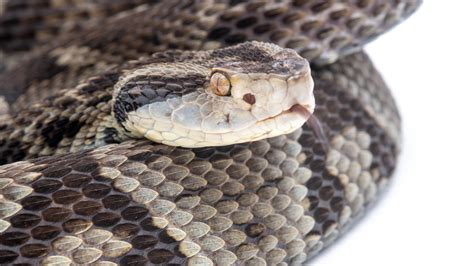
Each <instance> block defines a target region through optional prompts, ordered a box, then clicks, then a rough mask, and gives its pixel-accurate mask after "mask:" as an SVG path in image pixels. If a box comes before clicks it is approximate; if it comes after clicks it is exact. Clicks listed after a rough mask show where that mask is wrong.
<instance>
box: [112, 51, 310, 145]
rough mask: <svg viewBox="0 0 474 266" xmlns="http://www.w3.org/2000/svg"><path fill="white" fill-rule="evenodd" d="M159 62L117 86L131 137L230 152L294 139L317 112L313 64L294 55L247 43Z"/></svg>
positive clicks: (121, 116) (128, 74) (117, 103)
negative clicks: (244, 144) (225, 148)
mask: <svg viewBox="0 0 474 266" xmlns="http://www.w3.org/2000/svg"><path fill="white" fill-rule="evenodd" d="M155 57H156V58H160V60H158V61H156V60H155V61H153V60H152V61H148V62H147V63H146V64H144V65H142V66H140V67H139V68H135V69H130V70H127V71H125V72H124V75H123V77H122V78H121V80H120V81H119V82H118V83H117V84H116V86H115V90H116V92H115V96H114V116H115V118H116V120H117V121H118V124H119V126H120V127H121V128H122V129H123V131H124V133H125V134H127V135H128V136H132V137H145V138H148V139H150V140H152V141H155V142H161V143H164V144H168V145H173V146H182V147H207V146H222V145H230V144H235V143H242V142H249V141H256V140H260V139H264V138H269V137H274V136H278V135H282V134H287V133H290V132H292V131H294V130H296V129H297V128H299V127H301V126H302V125H303V124H304V122H305V121H306V120H307V118H308V117H309V116H310V115H311V114H312V113H313V110H314V107H315V99H314V95H313V85H314V83H313V79H312V77H311V70H310V67H309V63H308V61H307V60H306V59H304V58H302V57H301V56H299V55H298V54H297V53H296V52H295V51H293V50H291V49H284V48H281V47H279V46H277V45H274V44H268V43H261V42H247V43H243V44H240V45H236V46H231V47H228V48H224V49H217V50H213V51H202V52H173V56H166V55H163V54H161V55H158V56H155ZM171 57H173V58H171ZM127 106H128V109H127Z"/></svg>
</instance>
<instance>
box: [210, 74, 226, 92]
mask: <svg viewBox="0 0 474 266" xmlns="http://www.w3.org/2000/svg"><path fill="white" fill-rule="evenodd" d="M210 83H211V84H210V85H211V90H212V92H213V93H214V94H216V95H219V96H228V95H230V87H231V85H230V81H229V79H228V78H227V77H226V76H225V75H224V74H222V73H220V72H214V73H213V74H212V76H211V82H210Z"/></svg>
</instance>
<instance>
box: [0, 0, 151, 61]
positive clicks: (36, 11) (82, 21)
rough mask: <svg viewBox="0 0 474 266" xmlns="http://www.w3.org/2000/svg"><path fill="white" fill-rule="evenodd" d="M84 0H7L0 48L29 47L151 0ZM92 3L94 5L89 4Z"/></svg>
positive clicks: (0, 18) (1, 28) (26, 48)
mask: <svg viewBox="0 0 474 266" xmlns="http://www.w3.org/2000/svg"><path fill="white" fill-rule="evenodd" d="M83 2H84V3H82V4H78V3H75V2H74V1H73V2H71V1H68V0H62V1H51V0H27V1H23V0H20V1H18V0H14V1H10V0H9V1H6V2H5V4H4V5H5V6H4V7H3V13H2V14H0V15H1V16H0V40H1V42H0V49H2V50H5V51H9V52H10V51H24V50H29V49H31V48H33V47H34V46H37V45H40V44H44V43H48V42H50V41H51V40H53V39H54V38H55V37H56V36H57V35H58V34H60V33H61V32H67V31H76V32H77V31H80V30H83V29H84V28H87V27H88V26H90V25H91V24H92V25H97V24H98V23H101V22H103V21H104V20H105V19H106V18H107V17H110V16H112V15H114V14H117V13H119V12H121V11H124V10H130V9H132V8H134V7H136V6H139V5H141V4H144V3H151V2H153V1H147V0H133V1H129V0H120V1H114V2H113V3H108V2H106V1H89V0H88V1H83ZM91 4H93V5H94V8H90V5H91ZM88 24H89V25H88Z"/></svg>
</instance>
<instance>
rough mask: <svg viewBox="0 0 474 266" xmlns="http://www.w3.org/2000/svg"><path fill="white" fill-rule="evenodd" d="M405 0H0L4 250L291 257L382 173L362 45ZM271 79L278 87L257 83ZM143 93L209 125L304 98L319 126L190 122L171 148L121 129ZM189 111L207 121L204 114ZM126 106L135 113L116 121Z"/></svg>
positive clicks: (135, 257) (256, 260)
mask: <svg viewBox="0 0 474 266" xmlns="http://www.w3.org/2000/svg"><path fill="white" fill-rule="evenodd" d="M419 4H420V1H418V0H344V1H343V0H341V1H335V0H334V1H333V0H314V1H311V0H281V1H279V0H275V1H237V0H229V1H225V0H214V1H212V0H204V1H193V0H180V1H162V2H156V1H146V0H135V1H105V0H103V1H92V0H85V1H66V0H54V1H53V0H30V1H26V0H18V1H2V2H0V49H1V50H2V52H3V53H4V56H6V57H5V58H6V59H5V60H4V61H3V62H2V64H3V70H0V71H2V72H0V92H1V94H2V95H4V96H5V98H6V100H7V101H8V103H9V114H6V115H4V116H3V118H2V121H1V123H0V162H1V163H2V164H4V165H3V166H0V192H1V195H2V196H1V197H0V264H18V265H20V264H21V265H37V264H43V265H71V264H87V265H149V264H167V265H168V264H188V265H290V264H291V265H300V264H303V263H305V262H306V261H308V260H309V259H310V258H313V257H314V256H315V255H317V254H318V253H320V252H321V251H322V250H323V249H324V248H326V247H327V246H329V245H330V244H331V243H332V242H333V241H334V240H335V239H337V238H338V237H339V236H340V235H342V234H344V232H345V231H346V230H347V229H348V228H350V226H351V225H352V224H353V223H354V222H355V221H357V219H358V218H360V217H361V216H362V215H363V214H364V213H365V211H366V210H367V208H369V207H370V206H371V205H372V203H373V202H374V201H375V200H376V199H377V197H378V195H379V194H380V193H381V191H382V190H383V188H384V187H385V186H386V184H387V183H388V182H389V180H390V176H391V174H392V173H393V171H394V168H395V164H396V160H397V155H398V152H399V148H400V117H399V114H398V111H397V108H396V105H395V103H394V100H393V99H392V97H391V94H390V92H389V90H388V88H387V86H386V85H385V83H384V81H383V80H382V78H381V76H380V75H379V73H378V72H377V70H376V69H375V68H374V66H373V65H372V63H371V62H370V59H369V58H368V57H367V55H366V54H365V53H364V52H363V51H361V48H362V46H363V45H364V44H365V43H367V42H368V41H370V40H372V39H374V38H376V37H377V36H379V35H380V34H382V33H383V32H385V31H387V30H388V29H390V28H392V27H393V26H394V25H396V24H397V23H399V22H400V21H402V20H403V19H405V18H406V17H408V16H409V15H411V14H412V13H413V12H414V11H415V10H416V8H417V7H418V6H419ZM248 41H258V42H248ZM262 42H266V43H262ZM268 43H273V44H276V45H278V46H276V45H273V44H268ZM279 46H280V47H279ZM224 47H226V48H224ZM281 47H286V48H291V49H293V50H294V51H296V52H297V53H298V54H299V55H301V56H302V57H303V58H305V59H306V60H307V61H306V60H305V59H303V58H301V57H300V56H299V55H298V54H296V53H295V52H294V51H293V50H289V49H283V48H281ZM170 49H172V50H170ZM176 49H178V50H176ZM308 62H309V63H308ZM309 67H310V68H311V69H309ZM208 68H212V69H213V70H212V71H210V70H208ZM206 71H207V72H206ZM157 73H158V74H157ZM202 73H207V74H202ZM262 73H264V74H262ZM309 73H311V75H309ZM134 78H135V79H134ZM292 82H293V83H292ZM312 82H314V88H313V83H312ZM249 84H253V85H251V86H250V85H249ZM257 84H259V85H257ZM262 84H263V85H262ZM269 84H270V85H271V86H270V85H269ZM275 84H277V85H275ZM249 86H250V87H255V88H257V87H258V88H259V89H258V90H257V89H255V90H253V91H252V90H249V89H248V87H249ZM265 86H267V87H265ZM268 86H270V87H268ZM196 87H197V88H199V89H200V90H201V91H200V92H201V94H193V93H195V90H196V89H195V88H196ZM124 88H125V89H124ZM203 88H211V89H210V90H211V91H212V93H210V92H209V91H202V90H203ZM260 88H267V89H268V88H272V89H271V90H270V91H271V93H270V92H268V91H267V92H265V94H269V96H266V95H263V94H264V93H263V92H262V90H263V89H260ZM281 88H283V92H285V93H286V94H285V95H286V96H285V97H286V98H275V99H273V98H271V97H276V96H275V95H278V91H279V89H281ZM308 88H309V89H310V90H309V91H308ZM308 92H309V94H308ZM202 95H208V98H205V97H204V98H203V96H202ZM209 95H210V96H209ZM216 95H217V96H216ZM262 95H263V96H262ZM290 96H291V97H293V98H291V99H293V100H292V101H293V102H291V103H286V102H287V101H288V100H287V99H288V97H290ZM206 97H207V96H206ZM267 97H268V98H267ZM313 97H314V99H313ZM231 98H232V99H234V98H235V100H234V101H233V102H230V101H229V100H228V99H231ZM237 98H238V99H237ZM270 98H271V99H273V100H269V99H270ZM117 99H120V100H123V101H124V102H126V103H127V102H128V103H129V104H128V105H127V104H124V105H123V106H119V104H117V101H116V100H117ZM222 99H227V100H225V102H223V103H222V104H219V101H221V100H222ZM262 99H263V100H262ZM207 101H211V102H212V104H211V105H210V106H211V107H209V105H206V104H207ZM262 101H266V102H265V103H266V105H265V106H266V107H262V108H263V109H262V110H260V109H257V108H256V107H255V109H254V106H257V107H258V106H263V105H259V104H261V102H262ZM196 102H198V103H199V104H198V105H199V106H198V107H196V105H193V106H194V107H193V108H197V109H193V108H190V107H189V106H190V105H192V104H193V103H196ZM311 102H313V104H314V103H315V107H314V105H311ZM132 103H133V104H132ZM163 103H169V104H168V105H163ZM172 103H173V104H172ZM232 104H233V105H232ZM143 106H154V107H148V109H147V110H154V109H153V108H155V109H156V110H161V111H162V110H165V109H166V108H171V109H173V108H175V107H176V106H177V107H176V108H178V109H174V110H171V111H170V112H171V113H173V115H172V117H173V119H174V120H173V123H174V124H179V125H181V126H183V127H186V126H188V125H187V124H188V123H191V124H193V125H195V124H197V125H198V126H200V127H201V128H202V127H205V128H206V130H208V133H209V132H210V133H209V134H210V135H212V134H214V135H218V136H219V134H224V133H226V132H230V128H231V129H232V130H236V128H240V127H239V126H240V125H246V124H245V123H246V121H248V120H245V119H243V118H242V117H246V115H248V113H249V112H250V111H249V110H252V112H253V111H254V110H257V111H255V113H252V115H253V117H254V118H255V119H257V120H258V119H259V117H262V121H264V122H265V121H267V122H268V121H270V120H271V121H273V122H274V124H278V123H277V122H275V121H276V120H277V117H278V116H279V115H276V116H275V113H277V114H278V113H281V114H283V113H285V114H288V115H291V114H294V113H297V112H293V107H295V106H299V107H302V106H303V107H304V108H306V109H307V111H309V110H311V111H312V110H313V108H314V113H313V116H314V117H316V118H317V121H319V127H320V129H321V130H322V131H323V132H324V134H323V135H324V137H325V138H322V137H321V136H320V135H318V134H316V133H315V130H314V127H313V126H310V125H304V126H303V127H300V126H301V124H303V122H304V120H302V117H301V116H297V115H295V116H292V117H291V119H286V120H291V121H292V122H293V123H288V124H291V126H288V128H286V129H282V130H280V131H278V132H277V134H274V135H272V134H270V133H269V132H273V131H271V130H270V129H268V128H272V127H275V126H274V125H273V124H272V125H271V126H268V128H267V129H266V130H264V133H262V134H263V135H262V134H260V135H259V138H257V139H258V140H255V141H251V142H242V141H245V139H241V141H235V139H232V138H229V137H219V138H218V139H217V140H215V139H213V138H207V137H202V136H201V139H200V140H199V141H201V142H199V143H201V144H202V145H200V146H199V145H197V144H196V143H198V142H196V138H199V136H200V135H199V134H198V133H199V132H194V133H192V134H191V133H190V132H193V130H192V129H187V131H186V133H185V134H184V133H183V134H184V135H180V138H182V137H183V136H185V137H188V139H187V140H186V141H183V142H179V143H178V144H179V145H178V146H184V147H175V146H172V145H167V144H172V143H175V142H176V141H175V140H176V137H175V138H173V137H169V135H166V134H167V132H161V133H156V132H155V133H153V134H152V133H149V132H148V131H146V132H142V133H140V134H142V136H138V135H139V134H138V133H136V134H135V133H133V134H132V133H131V132H132V129H131V128H132V126H131V125H137V126H136V128H135V129H134V130H137V128H139V127H140V126H141V125H143V123H144V122H143V121H145V120H146V119H147V118H149V117H147V116H146V114H148V115H150V113H151V114H152V115H151V116H153V112H152V111H149V112H148V113H147V112H144V111H143V112H142V111H140V110H142V109H140V108H142V107H143ZM170 106H171V107H170ZM203 106H207V107H203ZM222 106H227V107H222ZM228 106H231V107H232V108H233V109H232V110H233V111H232V112H227V111H226V112H227V113H226V114H225V115H224V118H221V116H219V115H220V113H219V112H221V111H222V110H228V108H229V107H228ZM199 108H200V109H199ZM226 108H227V109H226ZM239 108H240V109H239ZM242 108H244V109H245V108H247V109H245V111H246V112H244V111H242V110H243V109H242ZM249 108H250V109H249ZM300 109H301V108H300ZM166 110H167V109H166ZM177 110H186V112H183V113H184V114H185V115H179V114H177V112H178V111H177ZM203 110H207V111H206V112H207V114H214V113H215V114H216V117H217V118H216V119H217V120H215V119H214V120H211V122H209V123H207V122H206V121H204V119H203V120H200V118H199V115H197V114H199V112H201V113H202V112H204V111H203ZM258 110H259V111H258ZM269 110H276V111H269ZM133 112H135V114H136V116H135V117H138V118H140V119H142V120H140V119H138V118H137V119H138V120H136V121H135V122H130V121H132V120H133V117H134V116H133V115H132V113H133ZM238 112H240V113H238ZM265 112H268V114H266V113H265ZM143 113H145V116H140V115H142V114H143ZM111 114H113V115H111ZM240 114H242V115H240ZM263 114H265V115H263ZM168 117H169V116H168ZM306 118H307V117H305V118H304V119H306ZM219 119H220V120H219ZM239 119H240V120H239ZM244 120H245V121H244ZM274 120H275V121H274ZM300 120H301V121H300ZM137 121H138V122H137ZM196 121H199V122H200V123H196ZM212 121H220V122H219V123H214V122H212ZM242 121H243V122H242ZM267 122H265V125H266V124H267ZM273 122H272V123H273ZM127 123H128V124H127ZM133 123H135V124H133ZM140 123H141V124H140ZM163 123H164V122H163ZM180 123H181V124H180ZM268 124H270V122H268ZM279 125H287V124H279ZM150 126H151V127H154V128H155V129H156V130H164V131H166V129H163V128H165V126H164V124H158V125H156V123H155V124H152V125H148V127H150ZM277 127H278V125H277ZM296 128H297V129H296ZM295 129H296V130H295ZM285 130H286V131H285ZM253 131H258V130H257V129H255V130H253ZM287 131H288V132H289V131H292V132H291V133H288V134H283V133H287ZM223 132H224V133H223ZM175 133H176V132H175ZM175 133H173V134H175ZM201 133H202V132H201ZM137 134H138V135H137ZM147 134H148V135H147ZM176 134H178V133H176ZM252 134H257V133H255V132H254V133H252ZM265 134H267V135H268V136H273V137H271V138H265V137H264V135H265ZM143 135H144V136H145V137H146V138H148V139H152V140H156V139H158V137H156V138H155V137H154V136H158V135H159V136H161V138H162V139H161V140H162V141H156V142H152V141H149V140H146V139H143ZM214 135H213V136H214ZM277 135H278V136H277ZM265 136H266V135H265ZM208 140H209V143H211V142H212V143H214V144H216V145H209V143H207V142H206V143H204V142H205V141H208ZM203 141H204V142H203ZM234 142H235V143H234ZM237 142H242V143H237ZM193 145H197V146H193ZM198 146H199V147H198ZM185 147H188V148H185Z"/></svg>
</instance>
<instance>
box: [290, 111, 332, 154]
mask: <svg viewBox="0 0 474 266" xmlns="http://www.w3.org/2000/svg"><path fill="white" fill-rule="evenodd" d="M290 111H291V112H295V113H297V114H300V115H301V116H302V117H304V118H305V119H306V125H307V126H308V128H309V129H311V130H312V131H313V133H314V135H315V136H316V138H317V139H318V140H319V142H320V143H321V145H322V147H323V148H324V150H325V151H329V140H328V138H327V136H326V133H325V132H324V128H323V124H322V123H321V121H320V120H319V119H318V117H317V116H316V115H314V114H313V113H311V112H310V111H308V109H306V108H305V107H303V106H302V105H300V104H295V105H293V106H292V107H291V108H290Z"/></svg>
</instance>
